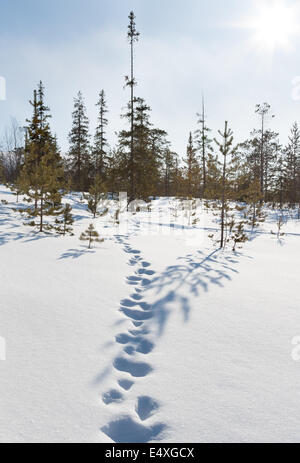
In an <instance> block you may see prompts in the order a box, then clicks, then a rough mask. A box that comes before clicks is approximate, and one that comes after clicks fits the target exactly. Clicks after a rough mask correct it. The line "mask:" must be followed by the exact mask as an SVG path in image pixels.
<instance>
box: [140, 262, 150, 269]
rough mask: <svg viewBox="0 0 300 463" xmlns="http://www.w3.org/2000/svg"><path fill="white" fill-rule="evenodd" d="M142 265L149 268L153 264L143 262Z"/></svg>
mask: <svg viewBox="0 0 300 463" xmlns="http://www.w3.org/2000/svg"><path fill="white" fill-rule="evenodd" d="M142 266H143V267H144V268H147V267H150V266H151V264H149V262H142Z"/></svg>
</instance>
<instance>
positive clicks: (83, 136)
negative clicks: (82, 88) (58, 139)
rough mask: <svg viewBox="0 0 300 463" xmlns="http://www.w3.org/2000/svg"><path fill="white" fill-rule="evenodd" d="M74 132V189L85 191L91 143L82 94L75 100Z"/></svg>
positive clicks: (70, 153) (71, 141) (70, 157)
mask: <svg viewBox="0 0 300 463" xmlns="http://www.w3.org/2000/svg"><path fill="white" fill-rule="evenodd" d="M72 118H73V122H72V130H71V132H70V134H69V142H70V149H69V162H70V169H71V172H72V179H73V182H72V183H73V188H75V190H77V191H81V192H82V191H85V190H87V189H88V188H89V170H90V143H89V138H90V136H89V120H88V117H87V115H86V108H85V104H84V99H83V96H82V93H81V92H78V95H77V97H76V98H75V99H74V111H73V113H72Z"/></svg>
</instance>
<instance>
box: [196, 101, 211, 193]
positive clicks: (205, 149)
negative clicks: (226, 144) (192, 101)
mask: <svg viewBox="0 0 300 463" xmlns="http://www.w3.org/2000/svg"><path fill="white" fill-rule="evenodd" d="M197 116H198V117H199V120H198V124H199V126H200V128H199V129H198V130H197V131H196V142H197V145H198V151H199V152H200V157H201V173H202V191H201V194H202V197H204V196H205V192H206V188H207V156H208V153H209V152H211V151H212V147H211V142H212V140H210V138H209V136H208V134H209V132H210V129H209V128H208V127H207V126H206V115H205V106H204V98H203V97H202V113H201V114H197Z"/></svg>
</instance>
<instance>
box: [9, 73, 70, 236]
mask: <svg viewBox="0 0 300 463" xmlns="http://www.w3.org/2000/svg"><path fill="white" fill-rule="evenodd" d="M30 103H31V105H32V107H33V115H32V119H31V120H28V121H27V122H28V127H27V131H26V146H25V161H24V166H23V168H22V171H21V174H20V178H19V179H18V182H17V188H18V192H19V193H21V192H22V193H23V194H24V195H25V200H26V201H27V202H28V203H29V204H32V205H33V207H32V206H29V207H28V209H27V211H26V212H27V213H28V215H29V217H31V218H34V219H36V218H38V221H37V222H36V221H35V220H33V221H31V222H30V225H32V226H35V227H38V229H39V231H40V232H42V231H44V229H45V223H44V219H45V216H55V215H56V213H57V210H58V208H59V206H60V203H61V194H60V187H61V186H62V184H61V180H62V178H63V172H62V169H61V159H60V155H59V150H58V147H57V143H56V139H55V137H53V136H52V134H51V130H50V125H49V121H48V120H49V118H50V117H51V116H50V114H49V108H48V107H47V106H46V105H45V104H44V87H43V84H42V83H41V82H40V84H39V87H38V90H37V91H36V90H35V91H34V97H33V101H31V102H30ZM50 227H51V225H50V224H46V228H48V229H49V228H50Z"/></svg>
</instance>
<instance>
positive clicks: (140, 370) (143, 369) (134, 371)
mask: <svg viewBox="0 0 300 463" xmlns="http://www.w3.org/2000/svg"><path fill="white" fill-rule="evenodd" d="M114 367H115V369H116V370H118V371H124V372H126V373H129V374H130V375H131V376H133V377H134V378H142V377H144V376H147V375H148V374H149V373H151V372H152V371H153V368H152V367H151V366H150V365H148V363H143V362H134V361H132V360H127V359H125V358H123V357H118V358H116V359H115V361H114Z"/></svg>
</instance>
